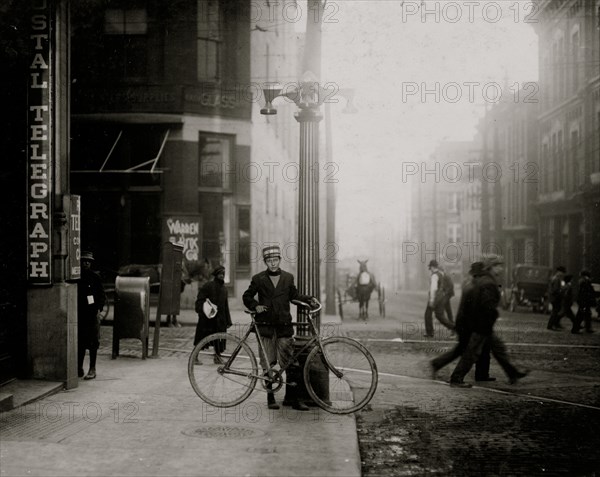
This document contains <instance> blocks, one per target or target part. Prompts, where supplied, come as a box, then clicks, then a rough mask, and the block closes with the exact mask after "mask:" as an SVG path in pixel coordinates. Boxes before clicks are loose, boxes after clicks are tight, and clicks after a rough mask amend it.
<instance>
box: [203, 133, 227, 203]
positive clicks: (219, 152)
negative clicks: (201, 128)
mask: <svg viewBox="0 0 600 477" xmlns="http://www.w3.org/2000/svg"><path fill="white" fill-rule="evenodd" d="M231 142H232V139H231V138H230V137H227V136H224V135H212V134H206V133H200V136H199V138H198V150H199V160H200V167H199V168H198V172H199V177H198V185H199V187H200V188H210V189H211V190H214V189H220V190H221V191H223V192H231V175H232V169H231V168H232V166H231V164H232V160H231V150H232V145H231Z"/></svg>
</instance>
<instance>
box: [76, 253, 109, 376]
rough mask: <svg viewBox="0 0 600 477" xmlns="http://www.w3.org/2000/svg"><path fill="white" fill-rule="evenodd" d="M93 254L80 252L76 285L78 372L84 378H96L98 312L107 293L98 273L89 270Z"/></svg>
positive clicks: (99, 320)
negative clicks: (87, 356) (86, 365)
mask: <svg viewBox="0 0 600 477" xmlns="http://www.w3.org/2000/svg"><path fill="white" fill-rule="evenodd" d="M92 262H94V254H93V253H92V252H82V253H81V278H80V279H79V283H78V284H77V375H78V376H79V377H80V378H81V377H83V379H95V378H96V358H97V354H98V348H99V347H100V322H101V317H100V312H101V311H102V309H103V308H104V304H105V303H106V295H105V293H104V287H103V286H102V280H101V279H100V276H99V275H98V274H97V273H96V272H94V271H93V270H92ZM86 350H89V351H90V367H89V370H88V373H87V374H86V375H85V377H84V376H83V375H84V372H83V361H84V360H85V352H86Z"/></svg>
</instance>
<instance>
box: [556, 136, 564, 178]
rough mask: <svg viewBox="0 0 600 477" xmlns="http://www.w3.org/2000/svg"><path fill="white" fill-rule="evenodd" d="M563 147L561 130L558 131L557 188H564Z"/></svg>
mask: <svg viewBox="0 0 600 477" xmlns="http://www.w3.org/2000/svg"><path fill="white" fill-rule="evenodd" d="M564 152H565V151H564V149H563V132H562V131H558V160H557V166H558V190H564V189H565V176H566V164H565V157H564Z"/></svg>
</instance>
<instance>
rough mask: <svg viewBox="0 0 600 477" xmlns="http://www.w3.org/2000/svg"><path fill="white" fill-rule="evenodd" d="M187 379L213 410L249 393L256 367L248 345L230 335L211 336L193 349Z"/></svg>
mask: <svg viewBox="0 0 600 477" xmlns="http://www.w3.org/2000/svg"><path fill="white" fill-rule="evenodd" d="M188 376H189V378H190V383H191V384H192V388H194V391H195V392H196V394H197V395H198V396H200V398H201V399H202V400H203V401H205V402H206V403H208V404H211V405H213V406H216V407H232V406H236V405H237V404H240V403H241V402H243V401H244V400H245V399H246V398H248V396H250V394H252V391H253V390H254V387H255V386H256V379H257V376H258V365H257V364H256V357H255V356H254V353H253V352H252V349H251V348H250V346H248V344H246V343H245V342H242V340H240V339H239V338H238V337H237V336H234V335H230V334H229V333H214V334H212V335H209V336H207V337H206V338H204V339H203V340H201V341H200V342H199V343H198V344H197V345H196V346H195V347H194V350H193V351H192V353H191V354H190V358H189V360H188Z"/></svg>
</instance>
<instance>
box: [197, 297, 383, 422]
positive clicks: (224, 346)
mask: <svg viewBox="0 0 600 477" xmlns="http://www.w3.org/2000/svg"><path fill="white" fill-rule="evenodd" d="M292 303H294V304H295V305H297V306H303V307H306V308H307V309H308V310H307V316H308V324H309V326H310V329H311V334H312V337H311V338H310V339H309V340H308V341H307V342H306V344H305V345H304V346H302V347H301V348H300V349H298V350H296V351H295V352H294V354H293V357H292V359H291V360H290V363H289V364H288V365H287V366H285V367H283V368H281V369H276V368H275V367H273V366H270V367H269V369H267V370H266V371H265V372H263V371H262V370H261V369H260V368H259V365H258V362H257V360H256V355H255V353H254V351H253V349H252V347H251V346H250V341H249V337H250V336H251V335H253V334H255V335H256V344H257V346H258V352H259V353H263V356H266V354H264V349H265V348H264V345H263V342H262V339H261V336H260V334H259V332H258V325H264V324H266V323H261V322H257V321H256V320H255V315H256V313H255V312H247V313H249V314H250V317H251V323H250V326H249V327H248V329H247V330H246V331H245V333H244V335H243V337H242V338H238V337H237V336H235V335H233V334H230V333H214V334H212V335H209V336H207V337H205V338H204V339H203V340H201V341H200V342H199V343H198V344H197V345H196V346H195V347H194V349H193V351H192V353H191V354H190V357H189V360H188V376H189V379H190V383H191V385H192V388H193V389H194V391H195V392H196V394H197V395H198V396H199V397H200V398H201V399H202V400H203V401H205V402H206V403H208V404H211V405H213V406H215V407H232V406H236V405H238V404H240V403H242V402H244V401H245V400H246V399H247V398H248V397H249V396H250V395H251V394H252V392H253V391H254V389H255V387H256V384H257V382H259V381H260V382H261V384H262V387H263V389H264V392H267V386H269V385H270V386H269V387H270V389H269V390H268V392H273V393H274V392H277V391H279V390H280V389H281V387H282V386H283V385H284V384H289V385H293V384H292V383H286V382H285V381H284V379H283V372H284V371H285V370H286V369H287V368H289V367H290V366H292V365H293V363H295V362H296V361H297V360H298V357H299V356H300V355H301V354H302V353H304V351H305V350H310V351H309V352H308V355H307V357H306V361H305V363H304V369H303V375H302V376H303V380H304V384H305V386H306V390H307V392H308V394H309V396H310V397H311V398H312V400H313V401H314V402H315V403H316V404H317V405H318V406H319V407H320V408H322V409H324V410H325V411H328V412H330V413H334V414H349V413H352V412H356V411H359V410H360V409H362V408H363V407H364V406H366V405H367V404H368V403H369V401H370V400H371V398H372V397H373V395H374V394H375V390H376V389H377V381H378V373H377V364H376V363H375V360H374V359H373V356H372V355H371V353H370V352H369V350H367V348H365V346H363V345H362V344H361V343H359V342H358V341H356V340H354V339H352V338H347V337H343V336H332V337H328V338H322V337H321V336H320V334H319V330H318V328H317V326H316V324H315V322H314V319H313V315H314V314H315V313H318V312H319V311H320V310H321V308H322V305H321V304H320V303H319V304H318V307H317V308H316V309H314V310H311V309H310V305H308V304H307V303H304V302H301V301H297V300H294V301H292ZM293 325H298V323H293ZM215 343H216V345H217V347H218V349H220V350H222V351H221V352H220V353H219V354H216V353H213V350H212V349H211V348H213V346H214V345H215ZM259 356H260V355H259Z"/></svg>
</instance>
